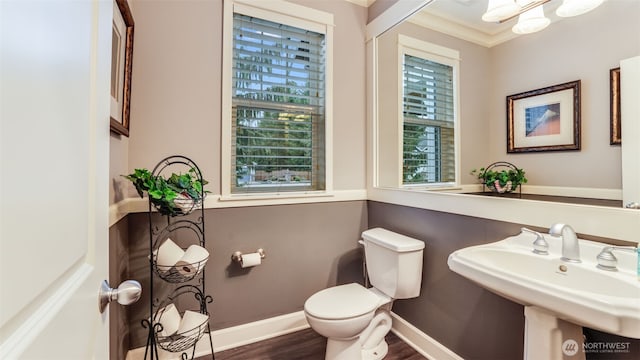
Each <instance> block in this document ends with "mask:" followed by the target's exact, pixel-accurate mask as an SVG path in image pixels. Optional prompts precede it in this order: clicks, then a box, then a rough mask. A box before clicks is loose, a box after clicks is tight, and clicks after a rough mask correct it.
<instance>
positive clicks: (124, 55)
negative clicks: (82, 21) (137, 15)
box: [111, 0, 134, 136]
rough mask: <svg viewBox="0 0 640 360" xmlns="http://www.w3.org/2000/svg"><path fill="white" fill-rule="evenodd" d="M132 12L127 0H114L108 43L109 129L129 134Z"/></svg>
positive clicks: (125, 134)
mask: <svg viewBox="0 0 640 360" xmlns="http://www.w3.org/2000/svg"><path fill="white" fill-rule="evenodd" d="M133 25H134V22H133V15H132V14H131V9H130V8H129V4H128V3H127V0H114V1H113V28H112V29H113V30H112V36H111V39H112V43H111V131H113V132H115V133H117V134H121V135H124V136H129V110H130V102H131V69H132V65H133V63H132V60H133Z"/></svg>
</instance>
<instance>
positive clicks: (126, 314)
mask: <svg viewBox="0 0 640 360" xmlns="http://www.w3.org/2000/svg"><path fill="white" fill-rule="evenodd" d="M147 219H148V215H147V214H146V213H137V214H130V215H128V216H127V217H126V218H124V219H123V220H121V221H120V222H118V223H117V224H116V225H114V226H112V227H111V229H110V241H111V245H110V252H111V253H110V258H111V259H112V260H111V273H110V282H111V284H118V283H119V282H120V281H122V280H125V279H128V278H131V279H135V280H138V281H140V282H142V284H143V288H144V289H148V284H149V269H148V260H147V256H148V248H149V238H148V223H147ZM153 219H154V220H153V221H154V222H155V224H157V225H159V226H162V224H164V223H165V221H166V220H165V219H164V218H161V217H159V216H157V214H155V215H154V216H153ZM205 225H206V239H207V249H208V250H209V252H210V253H211V257H210V259H209V262H208V264H207V267H206V272H205V276H206V284H205V285H206V292H207V293H208V294H210V295H211V296H212V297H213V299H214V302H213V304H211V305H209V311H210V312H211V314H212V320H211V323H210V324H211V327H212V330H216V329H222V328H226V327H230V326H235V325H240V324H244V323H248V322H252V321H258V320H261V319H265V318H269V317H273V316H278V315H282V314H287V313H291V312H296V311H300V310H302V309H303V304H304V301H305V300H306V299H307V298H308V297H309V296H310V295H311V294H313V293H315V292H316V291H318V290H321V289H324V288H326V287H329V286H334V285H337V284H344V283H349V282H361V281H362V267H361V265H362V252H361V249H360V248H359V246H358V245H357V240H358V239H359V238H360V234H361V232H362V231H363V230H365V229H367V228H372V227H377V226H380V227H384V228H387V229H389V230H392V231H396V232H398V233H401V234H404V235H407V236H411V237H414V238H417V239H420V240H423V241H424V242H425V245H426V247H425V251H424V268H423V280H422V290H421V293H420V296H419V297H417V298H415V299H405V300H397V301H396V302H395V304H394V307H393V310H394V312H396V313H397V314H398V315H400V316H401V317H402V318H404V319H406V320H407V321H409V322H410V323H412V324H413V325H415V326H416V327H418V328H419V329H420V330H422V331H423V332H425V333H426V334H428V335H429V336H431V337H433V338H434V339H436V340H437V341H439V342H440V343H442V344H443V345H444V346H446V347H448V348H449V349H451V350H452V351H454V352H456V353H457V354H459V355H460V356H462V357H463V358H465V359H472V360H485V359H486V360H503V359H504V360H510V359H519V358H522V351H523V339H524V314H523V307H522V306H520V305H518V304H515V303H513V302H511V301H508V300H505V299H503V298H502V297H500V296H497V295H494V294H493V293H491V292H489V291H486V290H484V289H482V288H481V287H479V286H477V285H475V284H474V283H472V282H470V281H468V280H467V279H465V278H463V277H461V276H459V275H457V274H455V273H453V272H451V271H450V270H449V268H448V266H447V263H446V262H447V257H448V256H449V254H450V253H451V252H453V251H455V250H457V249H459V248H463V247H466V246H471V245H477V244H483V243H488V242H493V241H496V240H499V239H502V238H505V237H507V236H510V235H513V234H516V233H518V232H519V231H520V225H519V224H513V223H505V222H499V221H492V220H485V219H480V218H474V217H469V216H462V215H456V214H449V213H442V212H436V211H430V210H424V209H416V208H411V207H406V206H400V205H392V204H385V203H380V202H374V201H369V202H365V201H351V202H334V203H318V204H298V205H279V206H261V207H243V208H227V209H208V210H206V211H205ZM538 230H540V231H544V229H538ZM582 237H584V236H582ZM172 239H173V240H175V241H176V242H178V243H180V241H182V240H184V238H181V236H179V235H177V236H176V237H174V236H172ZM594 240H598V241H606V239H601V238H600V239H594ZM183 245H184V244H183ZM258 247H263V248H264V249H265V250H266V251H267V258H266V259H265V260H264V262H263V264H262V265H260V266H258V267H255V268H251V269H245V270H243V269H240V268H239V267H238V266H237V265H236V264H234V263H232V262H231V260H230V257H231V254H232V253H233V252H234V251H236V250H240V251H243V252H251V251H255V249H257V248H258ZM154 284H155V286H156V291H157V293H163V292H164V293H166V292H167V291H169V290H170V289H171V287H170V286H167V285H166V284H164V285H163V284H162V282H161V281H159V280H158V281H156V282H154ZM148 304H149V298H148V291H146V292H145V291H143V298H142V299H141V300H140V301H139V302H138V303H136V304H134V305H131V306H129V307H126V308H125V307H118V306H112V307H111V318H110V321H111V337H112V347H111V354H112V358H114V359H117V358H119V357H118V356H120V355H122V354H124V352H125V351H126V350H127V349H129V348H137V347H140V346H144V345H145V340H146V332H145V330H144V329H143V328H142V327H141V325H140V321H141V320H142V319H144V318H146V317H147V316H148V312H149V305H148ZM181 304H182V303H181ZM185 304H186V303H185ZM585 334H586V335H587V336H588V337H587V338H588V339H589V341H611V342H630V343H631V344H632V345H631V346H632V348H631V349H632V351H631V352H630V353H628V354H615V356H612V355H611V354H607V355H609V357H602V356H600V357H599V356H598V355H599V354H591V355H590V356H589V357H588V359H589V360H597V359H605V358H606V359H608V360H623V359H634V358H636V357H637V355H638V354H640V340H633V339H626V338H621V337H618V336H614V335H610V334H605V333H601V332H598V331H594V330H590V329H586V330H585ZM600 355H602V354H600ZM120 358H121V357H120Z"/></svg>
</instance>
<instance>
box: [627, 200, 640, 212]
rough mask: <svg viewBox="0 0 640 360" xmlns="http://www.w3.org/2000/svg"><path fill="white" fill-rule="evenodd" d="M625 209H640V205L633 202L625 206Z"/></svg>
mask: <svg viewBox="0 0 640 360" xmlns="http://www.w3.org/2000/svg"><path fill="white" fill-rule="evenodd" d="M624 207H626V208H627V209H636V210H638V209H640V204H638V203H637V202H635V201H633V202H630V203H628V204H627V205H625V206H624Z"/></svg>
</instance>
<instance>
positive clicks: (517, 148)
mask: <svg viewBox="0 0 640 360" xmlns="http://www.w3.org/2000/svg"><path fill="white" fill-rule="evenodd" d="M564 150H580V80H576V81H571V82H568V83H565V84H560V85H553V86H549V87H545V88H542V89H536V90H531V91H526V92H523V93H520V94H515V95H509V96H507V152H508V153H525V152H539V151H564Z"/></svg>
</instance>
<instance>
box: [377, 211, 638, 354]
mask: <svg viewBox="0 0 640 360" xmlns="http://www.w3.org/2000/svg"><path fill="white" fill-rule="evenodd" d="M368 214H369V223H368V225H369V227H377V226H380V227H384V228H387V229H389V230H392V231H396V232H399V233H401V234H404V235H407V236H411V237H414V238H416V239H420V240H423V241H424V242H425V250H424V267H423V271H422V290H421V293H420V296H419V297H417V298H415V299H406V300H398V301H396V302H395V304H394V306H393V311H394V312H395V313H397V314H398V315H400V316H401V317H402V318H404V319H406V320H407V321H409V322H410V323H411V324H413V325H414V326H416V327H417V328H419V329H420V330H422V331H423V332H425V333H426V334H427V335H429V336H431V337H432V338H434V339H436V340H437V341H438V342H440V343H441V344H443V345H444V346H446V347H447V348H449V349H450V350H452V351H454V352H455V353H456V354H458V355H460V356H462V357H463V358H464V359H468V360H512V359H522V354H523V348H524V346H523V345H524V313H523V311H524V308H523V307H522V306H521V305H518V304H516V303H514V302H511V301H509V300H506V299H504V298H502V297H500V296H498V295H495V294H493V293H491V292H489V291H487V290H484V289H483V288H481V287H480V286H478V285H476V284H475V283H473V282H471V281H470V280H467V279H466V278H463V277H462V276H460V275H458V274H456V273H454V272H452V271H450V270H449V267H448V266H447V258H448V256H449V254H450V253H452V252H453V251H455V250H457V249H460V248H463V247H467V246H472V245H479V244H484V243H489V242H493V241H497V240H500V239H503V238H505V237H507V236H511V235H514V234H517V233H519V232H520V227H521V225H519V224H513V223H506V222H500V221H494V220H486V219H480V218H474V217H469V216H462V215H456V214H449V213H443V212H437V211H431V210H424V209H416V208H411V207H406V206H400V205H392V204H385V203H380V202H375V201H369V202H368ZM537 230H539V231H545V229H537ZM581 238H590V237H586V236H581ZM592 239H593V240H598V241H603V240H606V239H602V238H600V239H595V238H592ZM585 335H586V337H587V341H589V342H599V341H602V342H625V343H627V342H628V343H630V344H631V345H630V346H631V348H630V352H628V353H620V354H611V353H600V354H598V353H594V354H587V360H599V359H607V360H625V359H629V360H631V359H637V358H638V355H639V354H640V340H637V339H628V338H623V337H619V336H615V335H611V334H606V333H602V332H599V331H595V330H591V329H585Z"/></svg>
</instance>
